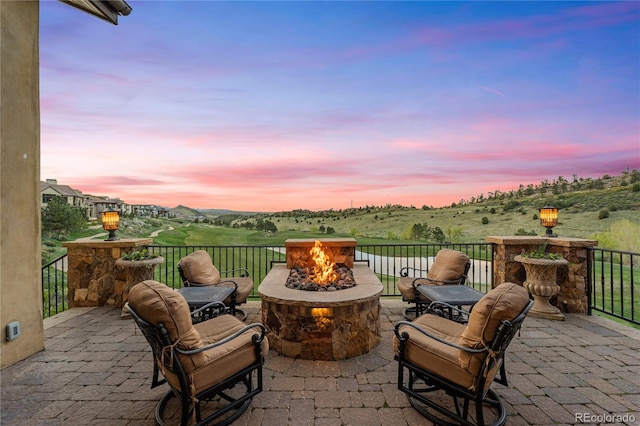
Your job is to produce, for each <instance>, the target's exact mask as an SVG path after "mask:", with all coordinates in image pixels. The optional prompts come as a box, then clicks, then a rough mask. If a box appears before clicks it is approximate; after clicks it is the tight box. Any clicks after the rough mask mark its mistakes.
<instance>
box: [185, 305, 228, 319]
mask: <svg viewBox="0 0 640 426" xmlns="http://www.w3.org/2000/svg"><path fill="white" fill-rule="evenodd" d="M212 308H215V309H227V305H225V304H224V303H222V302H211V303H207V304H206V305H204V306H202V307H200V308H198V309H195V310H193V311H192V312H191V318H194V315H197V314H199V313H200V312H202V311H205V310H207V309H212Z"/></svg>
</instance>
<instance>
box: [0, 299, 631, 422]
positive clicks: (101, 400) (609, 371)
mask: <svg viewBox="0 0 640 426" xmlns="http://www.w3.org/2000/svg"><path fill="white" fill-rule="evenodd" d="M406 306H407V305H406V304H404V303H402V302H400V300H399V299H383V300H382V310H381V313H380V321H381V330H382V338H381V343H380V345H379V346H377V347H376V348H375V349H373V350H372V351H371V352H370V353H368V354H366V355H362V356H360V357H357V358H353V359H349V360H345V361H309V360H301V359H293V358H287V357H284V356H280V355H278V354H277V353H276V352H275V351H271V352H270V353H269V355H268V356H267V360H266V363H265V371H264V377H265V386H264V391H263V392H262V393H261V394H259V395H258V396H257V397H256V398H254V400H253V402H252V404H251V407H250V409H249V410H247V412H246V413H244V415H243V416H242V417H241V418H240V419H239V420H238V421H236V423H234V424H237V425H275V424H284V425H286V424H289V425H319V426H323V425H327V426H331V425H336V426H337V425H356V426H357V425H364V424H366V425H370V426H374V425H405V424H406V425H418V424H420V425H423V424H426V421H425V419H424V418H423V417H422V416H420V415H419V414H418V413H417V412H416V411H415V410H414V409H413V408H412V407H410V405H409V403H408V401H407V399H406V397H405V395H404V394H403V393H401V392H400V391H398V390H397V388H396V374H397V363H396V362H395V361H393V352H392V345H391V337H392V328H393V324H395V323H396V322H397V321H400V320H402V319H403V318H402V310H403V309H404V308H405V307H406ZM245 308H246V311H248V313H249V316H248V318H247V322H255V321H260V303H259V302H257V301H252V302H249V303H248V304H247V305H246V306H245ZM44 327H45V346H46V350H45V351H43V352H40V353H38V354H36V355H34V356H32V357H30V358H28V359H26V360H24V361H21V362H18V363H17V364H15V365H13V366H10V367H7V368H5V369H3V370H2V372H1V384H2V398H1V401H2V402H1V406H2V410H1V412H2V417H1V419H0V423H2V424H3V425H42V424H47V425H56V424H91V425H100V424H105V425H116V424H117V425H126V424H131V425H141V424H149V425H151V424H154V420H153V411H154V408H155V405H156V403H157V401H158V400H159V399H160V398H161V396H162V395H163V394H164V393H165V392H166V391H167V389H168V388H167V387H166V385H164V386H161V387H159V388H156V389H153V390H151V389H150V388H149V387H150V383H151V351H150V349H149V347H148V344H147V342H146V340H145V339H144V337H143V336H142V335H141V333H140V332H139V331H137V330H136V328H135V326H134V324H133V322H132V321H130V320H122V319H120V310H119V309H113V308H102V307H97V308H74V309H71V310H69V311H65V312H63V313H61V314H58V315H56V316H54V317H51V318H49V319H46V320H45V321H44ZM639 350H640V330H636V329H633V328H631V327H628V326H625V325H621V324H618V323H615V322H612V321H609V320H606V319H603V318H600V317H597V316H587V315H581V314H568V315H567V319H566V321H562V322H559V321H550V320H541V319H534V318H527V319H526V320H525V323H524V326H523V328H522V333H521V336H520V337H516V339H515V340H514V342H513V343H512V344H511V346H510V349H509V351H510V352H509V353H507V371H508V377H509V382H510V386H509V387H508V388H507V387H503V386H500V385H497V384H494V385H493V386H494V388H495V389H496V390H497V391H498V393H499V394H500V395H501V396H502V397H503V398H504V401H505V403H506V405H507V407H508V411H509V418H508V422H507V424H509V425H534V424H535V425H550V424H566V425H569V424H577V423H610V424H637V422H638V421H640V385H638V384H639V383H640V355H639ZM625 414H626V418H627V421H620V419H622V418H623V417H620V418H615V417H612V416H616V415H620V416H624V415H625ZM597 416H601V417H600V418H598V417H597ZM607 416H609V417H607Z"/></svg>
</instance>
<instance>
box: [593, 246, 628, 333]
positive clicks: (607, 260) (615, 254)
mask: <svg viewBox="0 0 640 426" xmlns="http://www.w3.org/2000/svg"><path fill="white" fill-rule="evenodd" d="M589 250H590V251H591V252H592V254H593V255H592V256H588V257H587V259H588V268H587V269H588V273H589V276H588V277H587V281H588V285H587V291H588V298H589V314H591V311H597V312H602V313H604V314H607V315H611V316H613V317H616V318H620V319H623V320H625V321H629V322H632V323H634V324H637V325H640V299H638V293H639V292H640V288H638V287H640V253H632V252H629V251H618V250H608V249H602V248H597V247H593V248H590V249H589Z"/></svg>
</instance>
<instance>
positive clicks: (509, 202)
mask: <svg viewBox="0 0 640 426" xmlns="http://www.w3.org/2000/svg"><path fill="white" fill-rule="evenodd" d="M545 204H551V205H553V206H555V207H558V208H559V209H560V213H559V219H560V224H559V225H558V226H557V227H556V228H554V231H555V232H556V233H558V234H559V235H562V236H565V237H575V238H594V237H595V236H596V234H600V233H604V232H608V230H609V229H610V227H611V225H613V224H614V223H616V222H620V221H624V220H628V221H629V222H630V223H632V224H635V225H638V226H640V172H638V171H636V170H634V171H632V172H627V173H623V174H622V175H620V176H606V175H605V176H603V177H601V178H597V179H591V178H586V179H583V178H578V177H574V178H573V179H572V180H571V181H568V180H566V179H563V178H561V177H559V178H558V179H554V180H552V181H550V182H549V181H543V182H541V183H540V185H527V186H524V185H521V186H520V187H519V188H515V189H514V190H511V191H505V192H502V191H496V192H490V193H488V194H480V195H478V196H476V197H471V198H470V199H469V200H461V201H460V202H458V203H453V204H452V205H451V206H447V207H441V208H433V207H430V206H427V205H423V206H422V207H421V208H417V207H414V206H411V207H407V206H401V205H386V206H366V207H359V208H351V209H345V210H327V211H319V212H316V211H309V210H293V211H290V212H278V213H270V214H265V213H263V214H258V215H256V216H254V217H247V218H240V219H237V220H235V221H234V222H233V223H232V225H234V226H238V227H249V228H251V225H252V224H253V225H254V226H257V224H258V223H259V221H261V220H262V221H266V220H269V221H271V222H273V223H274V224H275V225H276V227H277V229H278V230H279V231H296V232H317V231H320V232H325V231H326V230H329V229H330V230H331V232H332V233H336V234H341V235H351V236H363V237H373V238H383V239H387V240H416V239H420V240H423V239H425V237H421V238H416V235H415V234H416V231H418V230H420V229H422V231H423V233H424V230H428V231H430V232H431V233H432V234H433V233H434V232H436V231H437V234H439V235H442V233H444V234H445V238H446V240H447V241H458V242H460V241H465V242H482V241H484V238H485V237H486V236H487V235H541V234H543V233H544V228H542V227H541V226H540V221H539V219H538V210H539V209H540V208H541V207H543V206H544V205H545ZM438 228H439V229H438ZM440 231H442V232H440ZM426 239H427V240H429V241H430V240H431V238H430V237H426Z"/></svg>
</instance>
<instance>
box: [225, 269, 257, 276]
mask: <svg viewBox="0 0 640 426" xmlns="http://www.w3.org/2000/svg"><path fill="white" fill-rule="evenodd" d="M238 271H240V276H241V277H249V276H250V275H249V270H248V269H247V268H236V269H229V270H228V271H220V275H225V276H229V274H233V273H235V272H238Z"/></svg>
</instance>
